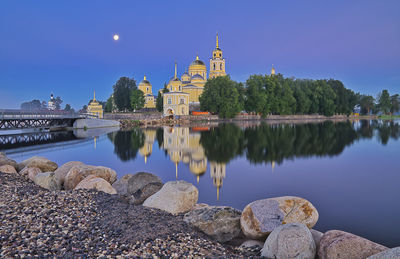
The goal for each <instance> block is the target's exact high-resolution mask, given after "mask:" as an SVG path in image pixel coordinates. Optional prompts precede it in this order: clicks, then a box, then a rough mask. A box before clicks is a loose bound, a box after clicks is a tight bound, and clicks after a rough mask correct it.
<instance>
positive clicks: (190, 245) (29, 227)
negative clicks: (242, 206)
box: [0, 172, 260, 258]
mask: <svg viewBox="0 0 400 259" xmlns="http://www.w3.org/2000/svg"><path fill="white" fill-rule="evenodd" d="M0 182H1V183H2V184H1V185H0V193H1V194H2V195H0V222H1V224H0V243H1V245H0V257H6V258H8V257H40V258H42V257H59V258H72V257H89V258H93V257H96V258H126V257H129V258H131V257H132V258H260V250H259V249H255V248H239V247H234V246H230V245H222V244H220V243H218V242H216V241H214V240H212V239H210V238H209V237H207V236H206V235H204V234H203V233H201V232H198V231H197V230H195V229H193V228H192V227H190V226H189V225H188V224H186V223H185V222H184V221H183V215H177V216H174V215H171V214H169V213H166V212H163V211H160V210H156V209H150V208H146V207H143V206H137V205H132V204H128V203H126V202H124V201H123V200H119V198H118V197H115V195H114V196H112V195H109V194H106V193H102V192H97V191H94V190H71V191H48V190H46V189H43V188H41V187H39V186H36V185H35V184H33V183H32V182H29V181H27V180H26V179H24V178H23V177H21V176H19V175H16V174H15V175H14V174H5V173H1V172H0Z"/></svg>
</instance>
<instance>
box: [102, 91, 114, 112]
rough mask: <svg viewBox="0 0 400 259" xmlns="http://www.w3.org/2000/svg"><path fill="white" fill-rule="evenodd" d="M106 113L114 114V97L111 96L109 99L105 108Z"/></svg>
mask: <svg viewBox="0 0 400 259" xmlns="http://www.w3.org/2000/svg"><path fill="white" fill-rule="evenodd" d="M104 111H105V112H112V111H113V96H112V95H111V96H110V97H108V99H107V102H106V105H105V107H104Z"/></svg>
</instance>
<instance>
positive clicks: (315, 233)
mask: <svg viewBox="0 0 400 259" xmlns="http://www.w3.org/2000/svg"><path fill="white" fill-rule="evenodd" d="M310 232H311V235H312V237H313V239H314V243H315V247H316V248H317V251H318V249H319V243H320V242H321V238H322V236H323V235H324V233H322V232H319V231H318V230H315V229H310Z"/></svg>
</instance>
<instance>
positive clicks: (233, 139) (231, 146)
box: [200, 124, 244, 163]
mask: <svg viewBox="0 0 400 259" xmlns="http://www.w3.org/2000/svg"><path fill="white" fill-rule="evenodd" d="M200 144H201V145H202V146H203V147H204V150H205V153H206V156H207V157H208V158H209V159H210V160H211V161H215V162H220V163H226V162H228V161H229V160H231V159H233V158H234V157H236V156H238V155H240V154H242V152H243V149H244V146H243V145H244V142H243V131H242V130H241V129H240V128H239V127H238V126H236V125H234V124H222V125H220V126H219V127H217V128H212V129H211V130H210V131H204V132H201V138H200Z"/></svg>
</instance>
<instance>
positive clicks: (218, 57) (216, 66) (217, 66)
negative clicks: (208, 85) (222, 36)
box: [210, 33, 226, 78]
mask: <svg viewBox="0 0 400 259" xmlns="http://www.w3.org/2000/svg"><path fill="white" fill-rule="evenodd" d="M225 75H226V73H225V59H224V58H223V57H222V50H221V49H220V48H219V38H218V33H217V37H216V46H215V49H214V50H213V52H212V58H211V59H210V78H214V77H217V76H225Z"/></svg>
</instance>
